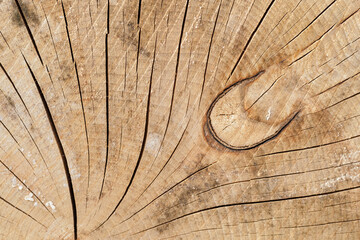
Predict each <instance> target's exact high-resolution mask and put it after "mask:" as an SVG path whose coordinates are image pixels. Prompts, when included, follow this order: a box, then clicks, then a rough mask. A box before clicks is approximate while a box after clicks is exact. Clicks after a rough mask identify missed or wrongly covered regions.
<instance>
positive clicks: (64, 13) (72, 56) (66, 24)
mask: <svg viewBox="0 0 360 240" xmlns="http://www.w3.org/2000/svg"><path fill="white" fill-rule="evenodd" d="M61 7H62V10H63V15H64V21H65V27H66V34H67V37H68V41H69V47H70V53H71V59H72V61H73V62H75V60H74V53H73V49H72V45H71V39H70V34H69V27H68V23H67V19H66V12H65V8H64V3H63V1H62V0H61Z"/></svg>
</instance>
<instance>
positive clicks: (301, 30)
mask: <svg viewBox="0 0 360 240" xmlns="http://www.w3.org/2000/svg"><path fill="white" fill-rule="evenodd" d="M335 2H336V0H334V1H332V2H331V3H330V4H329V5H328V6H327V7H326V8H325V9H324V10H322V11H321V12H320V13H319V15H317V16H316V17H315V18H314V19H313V20H312V21H311V22H310V23H309V24H308V25H307V26H306V27H305V28H304V29H302V30H301V31H300V32H299V33H298V34H296V35H295V36H294V37H293V38H292V39H291V40H290V41H289V42H287V43H286V44H285V45H284V46H283V47H282V48H281V49H283V48H285V47H286V46H287V45H289V44H290V43H291V42H292V41H294V40H295V39H296V38H297V37H298V36H300V34H302V33H303V32H304V31H305V30H306V29H307V28H308V27H310V25H311V24H313V23H314V22H315V21H316V20H317V19H318V18H319V17H320V16H321V15H322V14H323V13H324V12H326V10H328V9H329V8H330V7H331V6H332V5H333V4H334V3H335Z"/></svg>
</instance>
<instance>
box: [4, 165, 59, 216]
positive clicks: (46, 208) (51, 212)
mask: <svg viewBox="0 0 360 240" xmlns="http://www.w3.org/2000/svg"><path fill="white" fill-rule="evenodd" d="M0 163H1V164H2V165H3V166H4V167H5V168H6V169H7V170H8V171H9V172H10V173H11V174H12V175H13V176H14V177H15V178H16V179H17V180H18V181H19V182H21V184H22V185H24V186H25V188H26V189H27V190H28V191H29V192H31V193H32V194H33V195H34V196H35V198H36V199H37V200H38V201H39V202H40V203H41V205H43V207H44V208H45V209H46V210H47V211H48V212H49V213H50V214H51V216H52V217H53V218H54V219H55V216H54V214H53V213H52V212H51V211H50V210H49V209H48V208H47V207H46V206H45V204H44V203H43V201H41V200H40V198H39V197H38V196H37V195H36V193H34V192H33V191H32V190H31V189H30V188H29V187H28V186H27V185H26V184H25V183H24V182H23V181H22V180H21V179H20V178H19V177H18V176H17V175H16V174H15V173H14V172H13V171H12V170H11V169H10V168H9V167H8V166H7V165H6V164H5V163H4V162H3V161H2V160H0Z"/></svg>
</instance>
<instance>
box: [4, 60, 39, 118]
mask: <svg viewBox="0 0 360 240" xmlns="http://www.w3.org/2000/svg"><path fill="white" fill-rule="evenodd" d="M0 67H1V69H2V70H3V72H4V73H5V75H6V77H7V79H8V80H9V82H10V83H11V85H12V87H13V88H14V90H15V92H16V94H17V95H18V97H19V98H20V100H21V102H22V104H23V105H24V107H25V110H26V112H27V113H28V114H29V116H30V118H31V119H32V116H31V114H30V111H29V109H28V107H27V106H26V104H25V102H24V100H23V98H22V97H21V95H20V93H19V91H18V89H17V88H16V86H15V84H14V82H13V80H12V79H11V77H10V76H9V74H8V73H7V71H6V70H5V68H4V66H3V65H2V64H1V63H0Z"/></svg>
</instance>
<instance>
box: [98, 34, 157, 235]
mask: <svg viewBox="0 0 360 240" xmlns="http://www.w3.org/2000/svg"><path fill="white" fill-rule="evenodd" d="M156 45H157V37H156V39H155V47H154V57H153V62H152V70H151V75H150V80H149V92H148V99H147V106H146V117H145V127H144V136H143V140H142V144H141V149H140V153H139V157H138V160H137V162H136V166H135V168H134V171H133V173H132V176H131V178H130V181H129V183H128V185H127V187H126V189H125V192H124V194H123V195H122V197H121V198H120V200H119V202H118V203H117V204H116V206H115V208H114V210H113V211H112V212H111V213H110V215H109V216H108V217H107V218H106V219H105V221H104V222H102V223H101V224H100V225H99V226H98V227H97V228H96V229H95V230H97V229H99V228H100V227H101V226H103V225H104V224H105V223H106V222H107V221H108V220H109V219H110V217H111V216H113V214H114V213H115V211H116V210H117V208H118V207H119V206H120V204H121V202H122V201H123V200H124V198H125V196H126V194H127V193H128V191H129V189H130V186H131V184H132V183H133V181H134V178H135V175H136V172H137V170H138V168H139V165H140V162H141V159H142V156H143V153H144V149H145V145H146V140H147V136H148V127H149V116H150V103H151V89H152V76H153V71H154V65H155V57H156Z"/></svg>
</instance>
